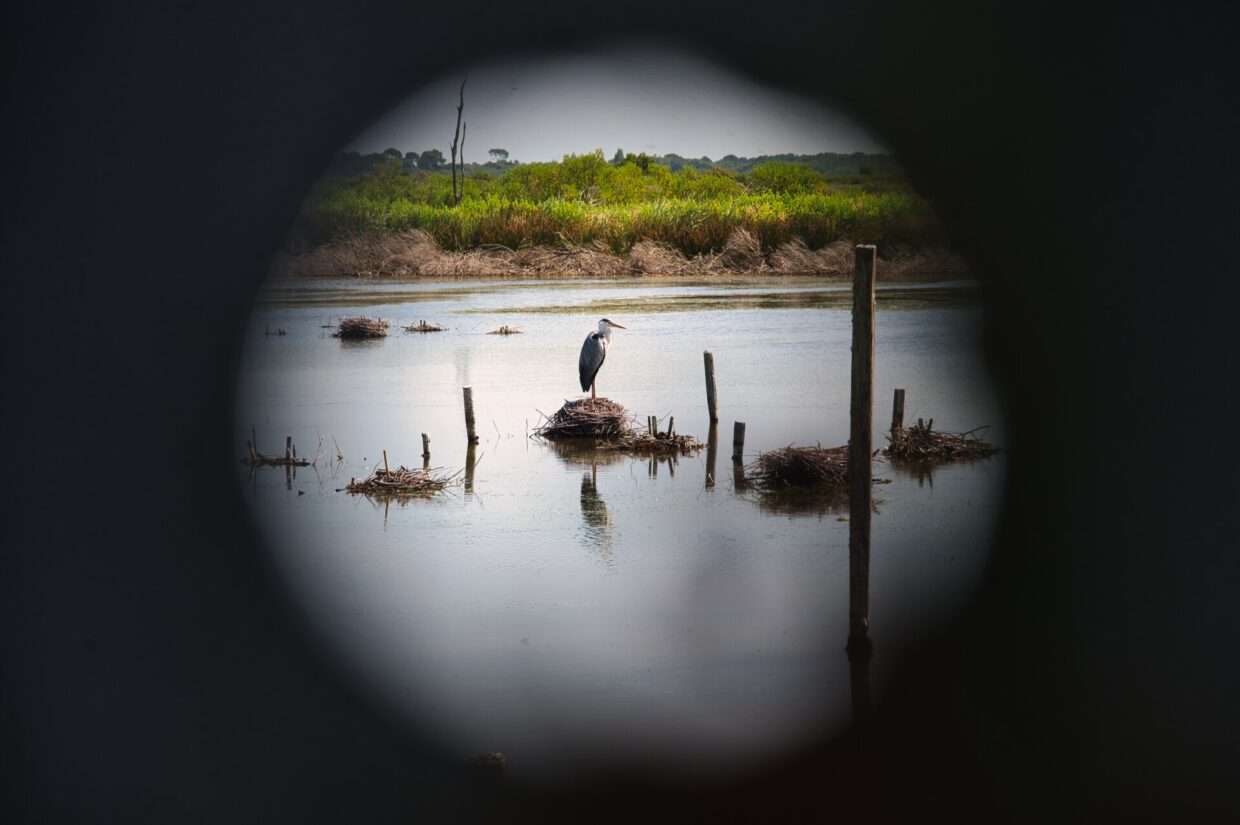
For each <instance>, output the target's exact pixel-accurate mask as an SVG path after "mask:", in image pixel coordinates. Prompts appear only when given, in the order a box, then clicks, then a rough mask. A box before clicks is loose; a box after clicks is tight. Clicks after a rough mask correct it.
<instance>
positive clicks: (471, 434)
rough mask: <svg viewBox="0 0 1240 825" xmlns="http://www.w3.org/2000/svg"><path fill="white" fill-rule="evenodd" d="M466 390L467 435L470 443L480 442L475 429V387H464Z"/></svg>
mask: <svg viewBox="0 0 1240 825" xmlns="http://www.w3.org/2000/svg"><path fill="white" fill-rule="evenodd" d="M463 389H464V390H465V435H466V437H467V438H468V439H469V443H470V444H477V443H478V434H477V433H476V432H475V431H474V388H473V387H463Z"/></svg>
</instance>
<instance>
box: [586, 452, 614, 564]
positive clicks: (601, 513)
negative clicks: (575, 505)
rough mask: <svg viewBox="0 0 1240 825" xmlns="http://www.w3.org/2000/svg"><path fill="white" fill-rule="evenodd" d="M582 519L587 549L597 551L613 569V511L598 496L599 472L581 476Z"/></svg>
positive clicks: (594, 470) (593, 471) (603, 560)
mask: <svg viewBox="0 0 1240 825" xmlns="http://www.w3.org/2000/svg"><path fill="white" fill-rule="evenodd" d="M581 519H582V521H584V522H585V538H586V542H585V544H586V547H587V548H588V549H589V550H591V551H597V553H598V556H599V558H600V559H601V560H602V562H603V564H605V565H606V566H607V567H608V569H611V568H612V564H613V561H612V535H611V511H610V510H608V509H607V503H606V502H605V501H603V499H602V498H600V497H599V494H598V471H597V469H596V468H594V467H591V468H590V472H588V473H582V474H581Z"/></svg>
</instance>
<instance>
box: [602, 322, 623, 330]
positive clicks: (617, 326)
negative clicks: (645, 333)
mask: <svg viewBox="0 0 1240 825" xmlns="http://www.w3.org/2000/svg"><path fill="white" fill-rule="evenodd" d="M607 325H608V326H611V327H615V328H616V329H628V327H626V326H625V325H624V324H617V323H616V322H615V321H608V322H607Z"/></svg>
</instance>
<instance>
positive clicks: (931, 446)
mask: <svg viewBox="0 0 1240 825" xmlns="http://www.w3.org/2000/svg"><path fill="white" fill-rule="evenodd" d="M985 429H987V428H986V427H978V428H976V429H973V430H969V431H968V432H966V433H941V432H934V419H933V418H932V419H930V420H929V421H928V422H925V423H923V422H922V420H921V419H918V420H917V423H916V424H914V425H913V426H911V427H907V428H905V429H903V430H901V431H899V432H898V433H896V434H895V435H894V436H888V437H887V439H888V441H890V442H891V443H890V444H888V445H887V447H886V448H885V449H884V450H883V455H885V456H887V457H888V458H892V459H896V460H901V461H956V460H959V459H970V458H985V457H986V456H990V455H994V454H995V453H997V452H999V448H998V447H996V446H994V445H993V444H990V443H989V442H987V441H985V440H983V439H982V438H981V436H979V435H978V433H979V432H981V431H984V430H985Z"/></svg>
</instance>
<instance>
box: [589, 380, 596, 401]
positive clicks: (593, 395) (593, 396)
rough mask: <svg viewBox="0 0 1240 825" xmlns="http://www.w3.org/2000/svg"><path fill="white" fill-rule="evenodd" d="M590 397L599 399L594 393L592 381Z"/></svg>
mask: <svg viewBox="0 0 1240 825" xmlns="http://www.w3.org/2000/svg"><path fill="white" fill-rule="evenodd" d="M590 397H591V398H598V394H597V393H596V392H595V391H594V382H593V381H591V382H590Z"/></svg>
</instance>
